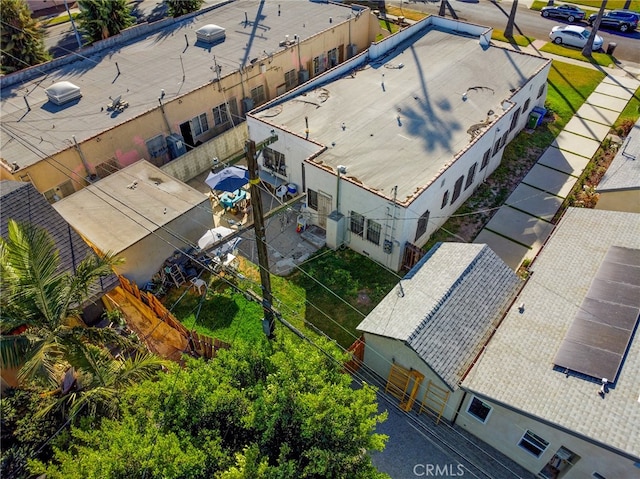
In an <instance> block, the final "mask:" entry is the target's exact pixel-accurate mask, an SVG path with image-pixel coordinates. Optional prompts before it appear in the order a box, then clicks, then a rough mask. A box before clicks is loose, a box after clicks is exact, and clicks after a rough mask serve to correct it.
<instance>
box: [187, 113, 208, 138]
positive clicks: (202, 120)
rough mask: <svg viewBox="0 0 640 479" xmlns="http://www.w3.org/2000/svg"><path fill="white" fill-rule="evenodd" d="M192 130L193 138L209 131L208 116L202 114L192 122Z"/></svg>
mask: <svg viewBox="0 0 640 479" xmlns="http://www.w3.org/2000/svg"><path fill="white" fill-rule="evenodd" d="M191 129H192V131H193V137H194V138H195V137H196V136H200V135H204V134H205V133H206V132H208V131H209V120H207V114H206V113H201V114H200V115H198V116H196V117H194V118H193V119H192V120H191Z"/></svg>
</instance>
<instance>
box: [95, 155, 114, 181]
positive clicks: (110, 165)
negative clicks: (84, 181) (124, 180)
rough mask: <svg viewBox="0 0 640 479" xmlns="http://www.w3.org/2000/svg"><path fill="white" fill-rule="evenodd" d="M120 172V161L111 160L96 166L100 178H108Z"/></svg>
mask: <svg viewBox="0 0 640 479" xmlns="http://www.w3.org/2000/svg"><path fill="white" fill-rule="evenodd" d="M118 170H120V164H119V163H118V160H116V159H115V158H111V159H110V160H107V161H105V162H104V163H100V164H99V165H97V166H96V175H98V176H99V177H100V178H106V177H107V176H109V175H110V174H111V173H115V172H116V171H118Z"/></svg>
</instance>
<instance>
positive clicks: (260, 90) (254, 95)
mask: <svg viewBox="0 0 640 479" xmlns="http://www.w3.org/2000/svg"><path fill="white" fill-rule="evenodd" d="M251 99H252V100H253V105H254V106H258V105H261V104H263V103H264V102H265V101H267V97H266V96H265V94H264V85H258V86H257V87H255V88H254V89H253V90H251Z"/></svg>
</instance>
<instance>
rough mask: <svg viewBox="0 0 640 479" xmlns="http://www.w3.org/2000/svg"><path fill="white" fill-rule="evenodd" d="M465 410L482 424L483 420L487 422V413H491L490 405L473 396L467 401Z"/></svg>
mask: <svg viewBox="0 0 640 479" xmlns="http://www.w3.org/2000/svg"><path fill="white" fill-rule="evenodd" d="M467 412H468V413H469V415H470V416H473V417H474V418H476V419H477V420H478V421H480V422H481V423H482V424H484V423H485V422H487V419H489V415H491V406H489V405H488V404H487V403H484V402H482V401H480V399H478V398H477V397H475V396H474V398H473V399H472V400H471V402H470V403H469V407H468V408H467Z"/></svg>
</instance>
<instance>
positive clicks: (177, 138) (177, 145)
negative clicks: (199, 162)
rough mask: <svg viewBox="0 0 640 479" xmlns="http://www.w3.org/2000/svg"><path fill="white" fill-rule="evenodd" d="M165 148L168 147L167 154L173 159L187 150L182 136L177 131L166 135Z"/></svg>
mask: <svg viewBox="0 0 640 479" xmlns="http://www.w3.org/2000/svg"><path fill="white" fill-rule="evenodd" d="M167 148H168V149H169V156H170V157H171V159H172V160H175V159H176V158H178V157H179V156H182V155H184V154H185V153H186V152H187V146H186V145H185V144H184V138H183V137H182V136H181V135H178V134H177V133H172V134H171V135H169V136H168V137H167Z"/></svg>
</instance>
